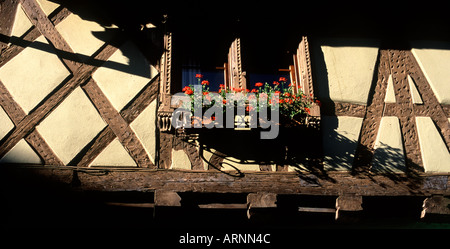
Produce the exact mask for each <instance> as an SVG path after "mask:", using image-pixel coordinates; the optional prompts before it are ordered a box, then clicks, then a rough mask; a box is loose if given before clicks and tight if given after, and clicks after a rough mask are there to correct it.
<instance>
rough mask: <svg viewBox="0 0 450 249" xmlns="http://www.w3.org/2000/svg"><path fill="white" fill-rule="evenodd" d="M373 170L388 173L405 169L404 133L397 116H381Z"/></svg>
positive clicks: (400, 171)
mask: <svg viewBox="0 0 450 249" xmlns="http://www.w3.org/2000/svg"><path fill="white" fill-rule="evenodd" d="M371 170H372V171H378V172H386V173H402V172H404V171H405V154H404V150H403V140H402V133H401V130H400V121H399V120H398V118H397V117H383V118H381V122H380V128H379V130H378V135H377V139H376V141H375V152H374V155H373V161H372V169H371Z"/></svg>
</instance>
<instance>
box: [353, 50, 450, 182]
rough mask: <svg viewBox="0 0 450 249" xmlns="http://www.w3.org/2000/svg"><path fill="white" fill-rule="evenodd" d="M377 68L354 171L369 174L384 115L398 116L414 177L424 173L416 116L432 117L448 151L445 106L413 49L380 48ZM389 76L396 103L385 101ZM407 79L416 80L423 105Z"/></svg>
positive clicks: (407, 160)
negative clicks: (412, 51)
mask: <svg viewBox="0 0 450 249" xmlns="http://www.w3.org/2000/svg"><path fill="white" fill-rule="evenodd" d="M377 65H378V72H377V81H376V82H375V87H374V90H373V93H372V94H370V96H371V98H370V99H369V101H368V106H367V108H366V114H365V116H364V120H363V125H362V129H361V133H360V134H361V135H360V139H359V143H358V147H357V150H356V156H355V161H354V167H353V170H354V171H355V172H367V170H368V169H369V168H370V165H371V162H372V158H373V153H374V145H375V140H376V136H377V134H378V130H379V126H380V121H381V118H382V117H383V116H396V117H398V118H399V121H400V128H401V133H402V137H403V139H402V141H403V147H404V149H405V157H406V167H407V171H408V172H409V173H415V174H417V173H420V172H422V171H423V161H422V156H421V153H420V144H419V137H418V133H417V127H416V121H415V117H416V116H428V117H431V118H432V120H433V121H434V122H435V123H436V126H437V127H438V130H439V131H440V133H441V134H442V137H443V139H444V141H445V143H446V144H447V149H448V148H449V144H450V143H449V141H450V127H449V125H448V119H447V114H446V111H445V106H442V105H441V104H439V102H438V101H437V98H436V96H435V95H434V93H433V91H432V90H431V87H430V85H429V83H428V82H427V80H426V77H425V75H424V73H423V72H422V70H421V68H420V66H419V64H418V63H417V61H416V59H415V58H414V55H413V54H412V53H411V51H410V50H399V49H381V50H380V52H379V56H378V63H377ZM390 76H392V80H393V86H394V91H395V97H396V102H395V103H385V102H384V100H385V94H386V88H387V83H388V79H389V77H390ZM408 77H411V78H412V79H413V81H414V84H415V86H416V87H417V90H418V92H419V94H420V96H421V98H422V100H423V103H420V104H414V103H413V100H412V97H411V89H410V85H409V82H408Z"/></svg>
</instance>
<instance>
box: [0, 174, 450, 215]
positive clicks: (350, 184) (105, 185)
mask: <svg viewBox="0 0 450 249" xmlns="http://www.w3.org/2000/svg"><path fill="white" fill-rule="evenodd" d="M0 171H1V174H0V175H3V176H5V175H8V174H9V175H16V176H17V177H19V176H20V177H19V179H21V178H22V177H24V178H23V179H24V180H25V179H27V180H29V179H37V180H38V179H45V180H48V181H50V182H52V181H53V182H57V183H60V184H63V185H66V186H68V187H75V189H76V190H86V191H87V190H89V191H144V192H148V191H157V190H165V191H173V192H177V193H179V192H198V193H206V192H210V193H272V194H302V195H321V196H345V195H349V194H351V195H355V196H425V197H428V196H432V195H444V196H447V195H450V187H449V186H450V177H449V176H450V174H444V173H443V174H425V173H422V174H420V175H415V176H411V177H409V176H408V175H406V174H392V175H389V174H383V175H377V174H367V175H358V176H354V175H352V174H351V173H348V172H329V173H328V174H327V175H326V176H315V175H312V174H309V173H306V172H305V173H304V174H302V175H299V174H298V173H295V172H244V173H243V174H242V176H241V177H236V176H232V175H230V174H225V173H222V172H214V171H182V170H163V169H158V170H155V169H142V168H124V169H122V168H107V167H93V168H80V167H69V166H61V167H57V166H28V167H25V166H18V165H10V166H8V165H1V167H0ZM25 176H27V177H25ZM300 176H301V177H300ZM305 177H309V178H314V179H316V181H315V183H314V184H311V183H310V182H307V181H305V180H303V179H304V178H305ZM7 179H9V178H7ZM436 179H439V180H438V181H437V180H436ZM74 183H77V184H74ZM250 200H251V203H253V207H254V206H255V205H257V204H255V203H257V202H255V201H252V200H253V199H250ZM267 203H268V202H267Z"/></svg>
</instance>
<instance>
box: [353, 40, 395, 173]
mask: <svg viewBox="0 0 450 249" xmlns="http://www.w3.org/2000/svg"><path fill="white" fill-rule="evenodd" d="M389 74H390V61H389V51H388V50H385V49H380V51H379V55H378V70H377V81H376V83H375V88H374V90H373V94H372V95H371V98H370V99H369V102H368V105H367V108H366V113H365V117H364V120H363V123H362V127H361V132H360V137H359V143H358V146H357V147H356V152H355V159H354V162H353V172H354V173H361V172H366V171H367V170H368V168H369V167H370V164H371V162H372V158H373V153H374V145H375V140H376V136H377V133H378V129H379V127H380V122H381V117H382V116H383V106H384V98H385V95H386V88H387V82H388V78H389Z"/></svg>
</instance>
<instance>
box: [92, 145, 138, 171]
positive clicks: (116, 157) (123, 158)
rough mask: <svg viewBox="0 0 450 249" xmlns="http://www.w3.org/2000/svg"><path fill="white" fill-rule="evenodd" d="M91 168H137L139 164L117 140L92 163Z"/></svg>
mask: <svg viewBox="0 0 450 249" xmlns="http://www.w3.org/2000/svg"><path fill="white" fill-rule="evenodd" d="M90 166H125V167H137V164H136V162H135V161H134V160H133V158H131V156H130V154H128V152H127V151H126V150H125V148H124V147H123V146H122V144H121V143H120V141H119V139H118V138H116V139H114V141H112V142H111V143H110V144H109V145H108V146H107V147H106V148H105V149H104V150H103V151H102V152H101V153H100V154H99V155H98V156H97V157H96V158H95V159H94V161H92V163H91V165H90Z"/></svg>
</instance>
